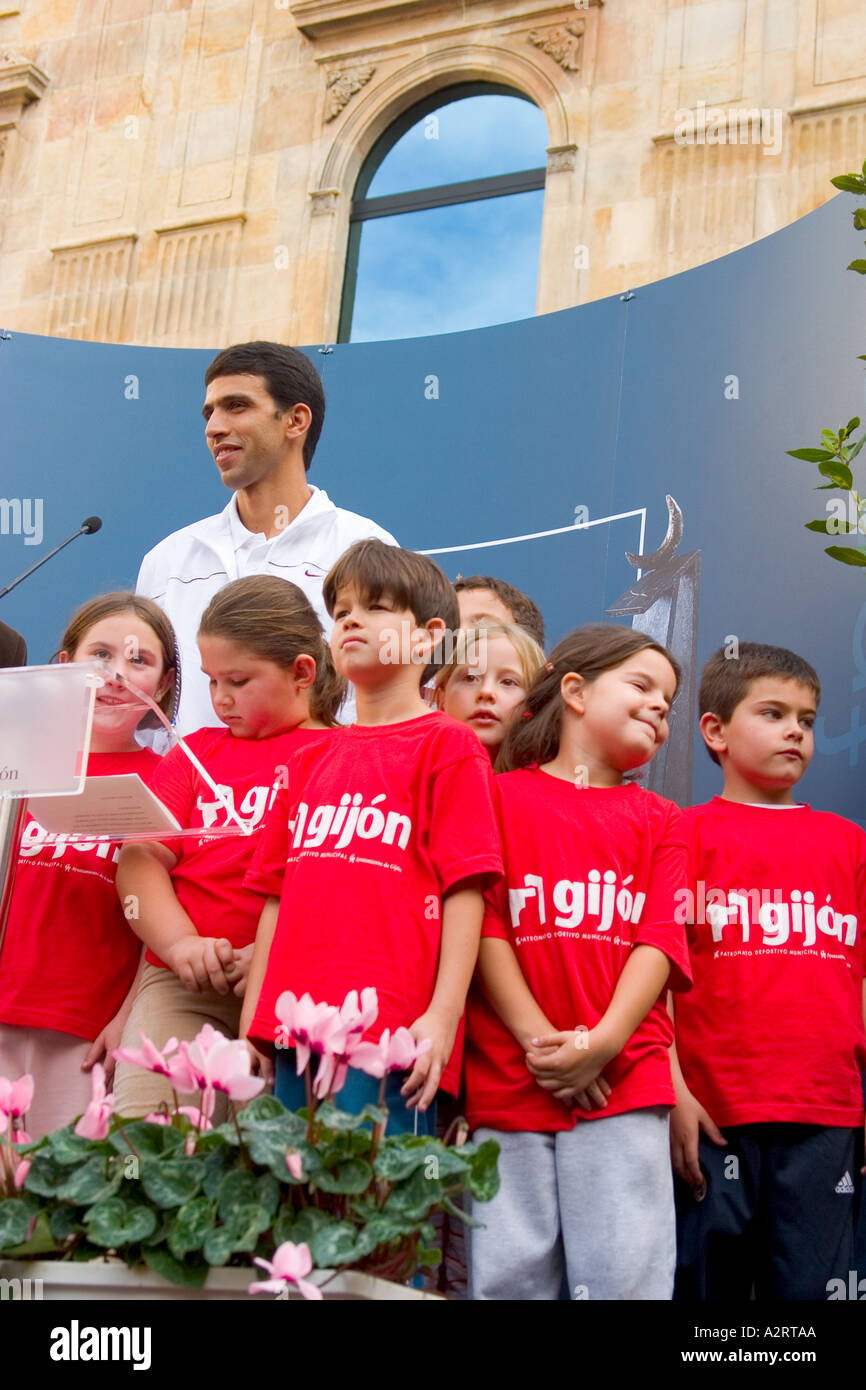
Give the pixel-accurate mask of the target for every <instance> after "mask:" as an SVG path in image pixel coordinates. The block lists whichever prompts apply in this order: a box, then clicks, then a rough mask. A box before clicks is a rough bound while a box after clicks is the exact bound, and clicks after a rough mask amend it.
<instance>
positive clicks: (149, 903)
mask: <svg viewBox="0 0 866 1390" xmlns="http://www.w3.org/2000/svg"><path fill="white" fill-rule="evenodd" d="M176 863H177V855H176V854H173V853H172V851H171V850H170V849H167V848H166V846H165V845H163V844H160V843H159V841H157V840H153V841H150V842H148V843H139V844H131V845H124V846H123V848H122V850H121V851H120V859H119V861H118V865H117V891H118V893H119V894H120V897H121V899H122V900H126V899H127V898H129V897H131V898H132V899H133V901H134V902H135V904H136V906H137V912H138V915H137V916H132V917H131V918H130V926H131V927H132V929H133V931H134V932H135V933H136V935H137V936H139V937H141V940H142V941H143V942H144V943H145V945H146V946H149V947H150V949H151V951H153V952H154V954H155V955H157V956H159V958H160V960H164V961H165V963H166V965H167V966H168V967H169V968H170V969H171V970H173V971H174V973H175V975H177V977H178V979H179V980H180V981H181V982H182V984H184V985H186V987H187V989H188V990H191V991H192V992H193V993H194V994H198V993H199V992H200V991H201V990H202V989H205V988H207V987H208V986H210V987H211V988H212V989H215V990H216V992H217V993H218V994H228V992H229V990H230V989H231V988H232V981H230V980H229V979H228V978H227V977H226V973H225V968H226V966H228V965H231V966H232V967H234V950H233V949H232V944H231V942H230V941H228V940H227V939H226V938H225V937H212V936H199V934H198V932H197V931H196V928H195V923H194V922H193V921H192V920H191V918H190V917H188V916H187V914H186V913H185V912H184V910H183V908H182V907H181V905H180V903H179V902H178V900H177V897H176V896H175V892H174V887H173V885H172V881H171V877H170V873H171V870H172V869H173V868H174V866H175V864H176Z"/></svg>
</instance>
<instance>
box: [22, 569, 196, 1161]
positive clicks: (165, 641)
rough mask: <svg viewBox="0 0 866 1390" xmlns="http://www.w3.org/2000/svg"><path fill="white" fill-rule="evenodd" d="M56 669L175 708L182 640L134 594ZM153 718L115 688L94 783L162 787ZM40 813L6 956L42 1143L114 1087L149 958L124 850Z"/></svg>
mask: <svg viewBox="0 0 866 1390" xmlns="http://www.w3.org/2000/svg"><path fill="white" fill-rule="evenodd" d="M58 660H59V661H61V662H65V661H99V660H105V661H107V662H108V663H109V664H110V666H111V669H112V671H115V672H119V673H120V675H121V676H123V677H125V678H128V679H129V680H130V681H131V682H132V683H133V684H134V685H135V686H136V687H137V688H138V689H140V690H142V691H143V692H144V693H145V694H146V695H149V696H150V697H151V698H152V699H154V700H156V701H158V702H160V703H161V704H162V706H163V708H164V709H165V711H166V712H168V711H170V710H171V707H172V703H173V700H174V694H173V690H172V686H173V683H174V677H175V641H174V632H173V630H172V626H171V623H170V622H169V621H168V619H167V618H166V616H165V614H164V613H163V612H162V609H161V608H158V607H157V605H156V604H155V603H152V602H151V601H150V599H145V598H140V597H139V596H138V595H136V594H132V593H125V592H120V593H111V594H103V595H101V596H100V597H99V598H95V599H91V600H90V602H89V603H86V604H84V606H83V607H82V608H79V610H78V612H77V613H76V614H75V615H74V617H73V618H72V620H71V622H70V623H69V626H68V627H67V629H66V632H65V633H64V634H63V640H62V642H61V644H60V650H59V652H58ZM147 713H148V711H147V709H146V707H145V706H144V705H143V704H142V702H141V701H140V700H136V699H134V698H132V697H131V696H130V694H129V692H128V690H126V689H125V688H124V686H123V685H122V684H121V683H120V682H117V681H112V680H110V679H106V680H105V682H104V684H103V685H102V686H101V687H100V688H99V689H98V691H97V694H96V700H95V704H94V713H93V729H92V734H91V740H90V753H89V756H88V761H87V776H88V777H105V776H111V775H116V774H118V773H128V772H135V773H138V775H139V777H141V778H142V780H143V781H144V782H151V781H152V779H153V777H154V775H155V773H156V771H157V768H158V767H159V761H160V760H159V758H157V757H156V755H155V754H154V753H152V752H150V751H149V750H147V749H143V748H141V747H140V746H139V745H138V744H137V743H136V741H135V737H134V734H135V729H136V727H137V726H138V724H139V723H140V722H141V720H142V717H144V716H146V715H147ZM32 804H33V809H34V811H35V812H36V816H33V815H29V814H28V816H27V819H26V822H25V826H24V831H23V834H22V837H21V847H20V851H19V858H18V866H17V870H16V877H15V888H14V892H13V896H12V903H11V905H10V909H9V919H8V922H7V927H6V935H5V938H4V939H3V942H2V950H0V1075H2V1076H7V1077H10V1078H11V1079H13V1080H14V1079H15V1078H16V1077H17V1076H19V1075H21V1074H22V1073H30V1074H32V1075H33V1076H34V1079H35V1083H36V1086H35V1093H34V1099H33V1104H32V1106H31V1108H30V1112H29V1118H28V1124H27V1128H28V1132H29V1134H30V1136H31V1138H33V1139H38V1138H41V1137H42V1135H43V1134H46V1133H48V1132H49V1131H50V1130H52V1129H56V1128H58V1127H59V1126H61V1125H64V1124H67V1123H68V1122H69V1121H70V1120H72V1119H74V1118H75V1117H76V1116H77V1115H80V1114H81V1113H82V1111H83V1110H84V1109H85V1107H86V1106H87V1104H88V1102H89V1101H90V1097H91V1081H90V1076H89V1075H88V1073H89V1070H90V1068H91V1067H93V1066H94V1064H95V1063H97V1062H102V1063H103V1064H104V1066H105V1073H106V1078H107V1080H108V1082H109V1083H110V1082H111V1078H112V1074H113V1071H114V1056H113V1051H114V1048H115V1047H117V1045H118V1044H119V1042H120V1037H121V1033H122V1031H123V1026H124V1024H125V1022H126V1018H127V1015H128V1013H129V1010H130V1008H131V1006H132V998H133V993H134V989H133V986H134V981H135V978H136V972H137V971H138V968H139V960H140V957H141V948H140V944H139V942H138V940H137V938H136V936H135V934H134V933H133V932H132V931H131V930H130V928H129V923H128V922H127V921H126V919H125V917H124V913H123V910H122V908H121V904H120V902H119V901H118V897H117V892H116V889H115V874H116V866H117V860H118V856H119V853H120V846H119V845H118V844H114V843H112V842H110V841H107V840H105V841H100V842H97V841H94V840H84V839H78V840H70V839H69V838H68V837H66V836H63V835H49V834H48V832H47V831H45V830H43V828H42V826H41V825H40V824H39V821H38V813H39V803H38V801H34V802H33V803H32Z"/></svg>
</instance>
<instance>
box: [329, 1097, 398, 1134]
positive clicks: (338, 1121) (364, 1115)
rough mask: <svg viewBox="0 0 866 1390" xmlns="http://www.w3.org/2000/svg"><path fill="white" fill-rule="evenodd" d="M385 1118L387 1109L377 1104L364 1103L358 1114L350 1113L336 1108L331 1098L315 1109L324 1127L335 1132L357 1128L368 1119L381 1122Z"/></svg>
mask: <svg viewBox="0 0 866 1390" xmlns="http://www.w3.org/2000/svg"><path fill="white" fill-rule="evenodd" d="M387 1118H388V1111H387V1110H382V1109H380V1108H379V1106H378V1105H365V1106H364V1108H363V1110H362V1111H361V1113H360V1114H359V1115H350V1114H349V1112H348V1111H347V1110H338V1109H337V1107H336V1105H335V1104H334V1102H333V1101H331V1100H326V1101H324V1102H323V1103H322V1104H321V1105H320V1106H319V1108H318V1110H317V1111H316V1119H317V1120H319V1121H320V1122H321V1123H322V1125H324V1127H325V1129H332V1130H334V1132H335V1133H337V1134H341V1133H347V1132H348V1131H349V1130H353V1129H359V1128H360V1127H361V1125H363V1124H366V1123H367V1121H368V1120H369V1121H370V1122H371V1123H372V1124H382V1122H383V1121H384V1120H387Z"/></svg>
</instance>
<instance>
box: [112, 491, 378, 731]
mask: <svg viewBox="0 0 866 1390" xmlns="http://www.w3.org/2000/svg"><path fill="white" fill-rule="evenodd" d="M307 486H308V487H310V489H311V491H312V494H313V495H312V497H311V498H310V499H309V500H308V502H307V503H306V505H305V506H304V507H303V508H302V509H301V511H300V512H299V513H298V515H297V516H296V517H295V519H294V520H293V521H290V522H289V524H288V526H286V527H285V528H284V529H283V530H282V531H280V532H279V533H278V534H277V535H276V536H273V537H272V538H271V539H270V540H269V539H268V538H267V536H265V535H264V534H263V533H259V534H258V535H256V534H255V533H254V532H252V531H248V530H247V528H246V526H244V524H243V522H242V521H241V519H240V516H239V515H238V503H237V495H236V494H233V495H232V499H231V501H230V502H229V504H228V506H227V507H226V508H225V510H224V511H222V512H220V513H219V514H218V515H217V516H208V517H205V518H204V519H203V520H202V521H194V522H193V523H192V525H191V526H184V527H183V528H182V530H180V531H174V532H172V534H171V535H170V536H166V538H165V540H162V541H160V542H159V544H158V545H155V546H154V547H153V549H152V550H149V551H148V552H147V554H146V555H145V557H144V559H143V560H142V562H141V569H140V571H139V575H138V583H137V585H136V592H137V593H139V594H143V595H145V597H147V598H152V599H154V600H155V602H156V603H158V604H159V606H160V607H161V608H163V609H164V610H165V612H166V613H167V614H168V616H169V618H170V619H171V621H172V623H173V625H174V630H175V634H176V636H177V644H178V648H179V650H180V660H181V676H182V679H181V697H180V710H179V711H178V719H177V728H178V732H179V733H181V734H187V733H190V732H191V731H192V730H194V729H200V728H203V727H204V726H205V725H219V722H220V721H219V720H218V719H217V717H216V715H215V714H214V712H213V706H212V705H211V700H210V693H209V689H208V682H207V678H206V677H205V676H204V675H203V674H202V671H201V663H200V656H199V650H198V645H197V643H196V633H197V632H198V625H199V621H200V619H201V615H202V613H203V612H204V610H205V608H206V607H207V605H208V604H209V603H210V601H211V599H212V598H213V596H214V594H215V593H217V592H218V591H219V590H220V589H222V588H223V587H224V585H226V584H228V583H230V582H231V581H232V580H233V579H242V578H244V577H246V576H247V575H249V574H277V575H279V576H280V577H281V578H282V579H289V580H291V582H292V583H293V584H297V586H298V588H299V589H303V591H304V593H305V594H306V595H307V598H308V599H309V600H310V603H311V604H312V605H313V608H314V609H315V610H316V613H317V614H318V617H319V620H320V622H321V624H322V627H323V628H324V630H325V636H326V638H329V637H330V634H331V627H332V622H331V619H330V618H329V617H328V614H327V612H326V611H325V605H324V603H323V601H322V582H323V580H324V578H325V575H326V574H327V573H328V570H329V569H330V568H331V566H332V565H333V564H334V562H335V561H336V560H338V559H339V558H340V556H341V555H342V554H343V551H344V550H347V549H348V548H349V546H350V545H352V544H353V543H354V542H355V541H360V540H368V539H371V538H373V539H377V540H380V541H385V543H386V544H387V545H397V541H396V540H395V539H394V537H393V536H392V535H391V534H390V533H389V532H388V531H384V530H383V529H382V527H381V526H377V525H376V523H375V522H374V521H370V520H369V519H368V518H367V517H364V516H358V514H357V513H356V512H347V511H344V510H343V508H342V507H335V506H334V504H333V502H332V501H331V500H330V498H329V497H328V494H327V493H326V492H323V491H322V489H321V488H317V487H313V486H312V484H311V483H308V484H307Z"/></svg>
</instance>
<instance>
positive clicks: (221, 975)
mask: <svg viewBox="0 0 866 1390" xmlns="http://www.w3.org/2000/svg"><path fill="white" fill-rule="evenodd" d="M234 957H235V952H234V947H233V946H232V944H231V942H230V941H228V940H227V939H226V938H225V937H224V936H221V937H214V936H198V935H196V936H183V937H181V939H180V941H176V942H175V944H174V945H173V946H172V947H171V949H170V950H169V951H168V952H167V955H166V964H167V965H168V966H169V967H170V968H171V969H172V970H173V971H174V973H175V975H177V977H178V979H179V980H180V982H181V984H183V985H186V987H187V989H188V990H190V991H191V992H192V993H193V994H199V993H200V992H201V991H202V990H203V989H208V988H210V989H214V990H216V992H217V994H228V992H229V990H230V989H231V988H232V982H231V980H230V979H229V978H227V977H226V973H225V972H226V966H227V965H232V966H233V967H234ZM230 973H231V972H230Z"/></svg>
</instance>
